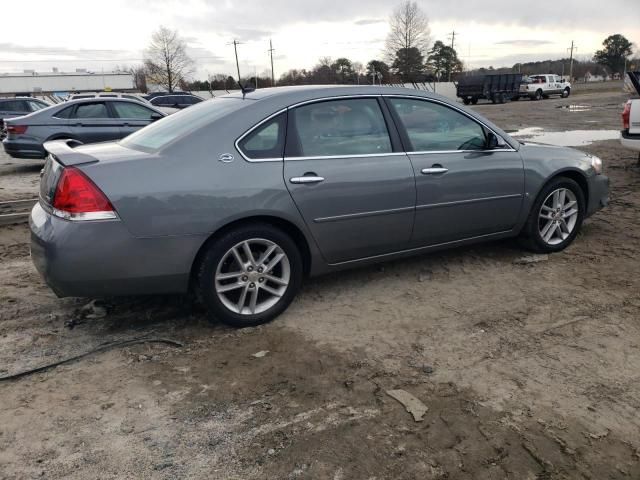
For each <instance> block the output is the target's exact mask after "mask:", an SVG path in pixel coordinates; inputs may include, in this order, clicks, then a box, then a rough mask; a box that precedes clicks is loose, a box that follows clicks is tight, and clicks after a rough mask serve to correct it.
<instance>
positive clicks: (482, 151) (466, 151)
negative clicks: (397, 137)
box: [407, 148, 517, 155]
mask: <svg viewBox="0 0 640 480" xmlns="http://www.w3.org/2000/svg"><path fill="white" fill-rule="evenodd" d="M493 152H496V153H497V152H517V150H514V149H513V148H494V149H493V150H422V151H419V152H407V155H427V154H429V153H436V154H439V153H493Z"/></svg>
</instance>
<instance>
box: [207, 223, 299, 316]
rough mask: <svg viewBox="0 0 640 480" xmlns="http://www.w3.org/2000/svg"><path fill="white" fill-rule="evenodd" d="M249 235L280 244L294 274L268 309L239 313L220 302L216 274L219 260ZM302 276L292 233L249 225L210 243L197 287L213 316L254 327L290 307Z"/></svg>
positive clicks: (272, 227) (264, 226) (268, 226)
mask: <svg viewBox="0 0 640 480" xmlns="http://www.w3.org/2000/svg"><path fill="white" fill-rule="evenodd" d="M250 238H264V239H266V240H270V241H272V242H274V243H276V244H278V245H279V246H280V248H282V250H283V251H284V252H285V254H286V255H287V257H288V259H289V264H290V267H291V277H290V281H289V286H288V287H287V290H286V292H285V294H284V295H283V296H282V298H281V299H280V301H279V302H278V303H276V304H275V305H274V306H273V307H271V308H270V309H269V310H267V311H265V312H262V313H259V314H256V315H240V314H238V313H235V312H232V311H230V310H229V309H227V307H225V306H224V304H223V303H222V302H221V301H220V299H219V298H218V295H217V294H216V292H215V280H214V277H215V272H216V269H217V267H218V263H219V262H220V260H221V259H222V257H223V256H224V255H225V254H226V253H227V252H228V251H229V249H230V248H231V247H233V246H234V245H237V244H238V243H240V242H242V241H243V240H248V239H250ZM302 277H303V263H302V256H301V254H300V250H299V249H298V247H297V245H296V244H295V242H294V241H293V240H292V239H291V237H289V235H287V234H286V233H284V232H283V231H282V230H280V229H279V228H277V227H274V226H273V225H270V224H256V225H246V226H243V227H239V228H237V229H234V230H231V231H229V232H227V233H225V234H223V235H222V236H220V237H219V238H216V239H214V240H213V241H212V242H211V244H210V245H209V247H208V251H207V252H206V254H205V255H204V257H203V259H202V261H201V263H200V266H199V269H198V278H197V287H196V288H197V289H198V296H199V298H200V300H201V301H202V303H203V304H204V306H205V307H206V309H207V311H208V313H209V315H210V316H211V317H212V319H215V320H219V321H221V322H223V323H226V324H227V325H231V326H233V327H239V328H241V327H253V326H256V325H261V324H263V323H267V322H269V321H271V320H273V319H274V318H275V317H277V316H278V315H280V314H281V313H282V312H284V311H285V310H286V309H287V307H288V306H289V305H290V304H291V302H292V301H293V299H294V298H295V296H296V294H297V293H298V291H299V290H300V286H301V284H302Z"/></svg>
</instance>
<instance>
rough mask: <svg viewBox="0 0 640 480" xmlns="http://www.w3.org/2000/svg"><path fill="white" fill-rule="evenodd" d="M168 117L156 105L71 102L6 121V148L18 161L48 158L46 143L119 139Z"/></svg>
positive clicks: (123, 100)
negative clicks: (64, 140)
mask: <svg viewBox="0 0 640 480" xmlns="http://www.w3.org/2000/svg"><path fill="white" fill-rule="evenodd" d="M34 101H35V100H34ZM32 108H34V107H32ZM165 115H166V113H164V112H162V111H160V110H158V109H156V108H155V107H153V106H152V105H149V104H143V103H141V102H139V101H137V100H128V99H126V98H108V97H100V98H88V99H80V100H71V101H68V102H64V103H60V104H58V105H53V106H48V107H46V108H41V109H40V110H38V111H35V112H32V113H29V114H28V115H24V116H20V117H15V118H8V119H6V120H5V130H6V138H5V139H4V140H3V141H2V145H3V147H4V150H5V152H7V153H8V154H9V155H11V156H12V157H14V158H35V159H38V158H45V156H46V151H45V148H44V146H43V144H44V143H45V142H48V141H51V140H58V139H69V140H77V141H79V142H82V143H94V142H105V141H110V140H118V139H120V138H123V137H126V136H127V135H129V134H131V133H133V132H135V131H136V130H139V129H140V128H142V127H144V126H146V125H149V124H150V123H151V122H154V121H156V120H158V119H160V118H162V117H164V116H165Z"/></svg>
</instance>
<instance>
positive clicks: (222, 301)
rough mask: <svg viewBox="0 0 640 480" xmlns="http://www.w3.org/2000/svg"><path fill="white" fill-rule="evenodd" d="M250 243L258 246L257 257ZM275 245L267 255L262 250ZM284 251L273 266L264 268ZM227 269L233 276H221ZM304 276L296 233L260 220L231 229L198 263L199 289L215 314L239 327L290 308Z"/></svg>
mask: <svg viewBox="0 0 640 480" xmlns="http://www.w3.org/2000/svg"><path fill="white" fill-rule="evenodd" d="M245 245H249V248H250V250H251V251H252V256H253V258H252V259H251V262H250V261H249V257H248V256H247V252H246V249H245ZM272 247H273V248H274V250H272V253H270V254H269V255H268V256H267V257H266V258H265V259H264V260H262V261H261V259H260V257H259V256H261V255H262V254H266V253H267V251H269V250H270V249H271V248H272ZM234 248H235V249H236V253H237V254H238V255H239V257H238V256H236V255H235V254H234V252H233V249H234ZM281 255H282V257H281V259H280V261H278V262H277V263H275V264H274V266H273V267H272V268H271V269H269V270H268V271H266V270H265V271H262V270H260V269H261V268H263V267H265V266H267V268H268V265H269V264H270V263H271V262H275V261H276V259H277V258H278V257H280V256H281ZM238 258H239V259H240V260H242V261H243V264H242V265H241V264H240V262H239V261H238ZM236 272H238V275H235V273H236ZM225 274H227V276H228V278H221V277H220V275H225ZM302 276H303V262H302V255H301V254H300V250H299V249H298V247H297V245H296V244H295V242H294V241H293V240H292V239H291V237H289V235H287V234H286V233H284V232H283V231H282V230H280V229H278V228H276V227H274V226H273V225H270V224H268V223H257V224H252V225H245V226H241V227H238V228H236V229H233V230H230V231H228V232H226V233H225V234H223V235H222V236H221V237H219V238H217V239H215V240H214V241H213V242H212V243H211V245H210V246H209V247H208V250H207V251H206V253H205V254H204V256H203V258H202V260H201V262H200V264H199V266H198V269H197V278H196V280H197V283H196V289H197V290H196V293H197V295H198V297H199V298H200V300H201V301H202V303H203V304H204V306H205V307H206V309H207V312H208V313H209V315H210V317H212V319H217V320H220V321H221V322H223V323H226V324H227V325H231V326H233V327H238V328H241V327H253V326H256V325H261V324H263V323H267V322H269V321H271V320H273V319H274V318H276V317H277V316H278V315H280V314H281V313H282V312H284V311H285V310H286V309H287V307H288V306H289V304H290V303H291V302H292V301H293V299H294V297H295V296H296V294H297V293H298V290H299V289H300V286H301V284H302ZM267 277H270V278H267ZM272 279H278V280H279V282H286V285H285V284H283V283H276V282H274V281H273V280H272ZM236 285H237V286H236ZM224 287H230V288H226V290H225V288H224ZM234 287H235V288H234ZM267 288H268V289H269V291H267ZM218 290H223V291H220V292H218ZM254 292H255V293H254ZM272 292H277V295H275V294H273V293H272ZM242 295H244V297H243V296H242ZM254 296H255V300H254ZM241 302H242V303H241ZM239 306H240V307H239Z"/></svg>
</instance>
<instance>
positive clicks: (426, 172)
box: [421, 167, 449, 175]
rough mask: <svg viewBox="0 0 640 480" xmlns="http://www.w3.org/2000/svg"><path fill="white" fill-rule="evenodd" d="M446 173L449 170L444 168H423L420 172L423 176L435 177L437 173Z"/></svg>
mask: <svg viewBox="0 0 640 480" xmlns="http://www.w3.org/2000/svg"><path fill="white" fill-rule="evenodd" d="M448 171H449V169H448V168H444V167H431V168H423V169H422V170H421V172H422V174H423V175H437V174H438V173H447V172H448Z"/></svg>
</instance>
